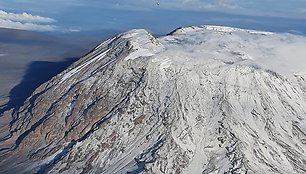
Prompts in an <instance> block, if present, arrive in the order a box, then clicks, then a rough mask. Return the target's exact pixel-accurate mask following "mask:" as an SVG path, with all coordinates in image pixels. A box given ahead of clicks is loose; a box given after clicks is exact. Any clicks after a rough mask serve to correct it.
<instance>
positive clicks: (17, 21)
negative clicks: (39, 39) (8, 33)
mask: <svg viewBox="0 0 306 174" xmlns="http://www.w3.org/2000/svg"><path fill="white" fill-rule="evenodd" d="M54 22H56V21H55V20H54V19H52V18H48V17H42V16H34V15H32V14H28V13H8V12H5V11H3V10H0V27H1V28H12V29H20V30H35V31H54V30H55V29H56V26H55V25H52V23H54Z"/></svg>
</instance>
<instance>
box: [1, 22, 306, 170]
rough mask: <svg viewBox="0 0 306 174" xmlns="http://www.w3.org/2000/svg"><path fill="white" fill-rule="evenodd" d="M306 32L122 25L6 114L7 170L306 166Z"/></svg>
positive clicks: (4, 167) (3, 136) (4, 151)
mask: <svg viewBox="0 0 306 174" xmlns="http://www.w3.org/2000/svg"><path fill="white" fill-rule="evenodd" d="M179 31H180V32H179ZM183 32H185V33H183ZM179 33H183V34H179ZM305 41H306V39H305V38H301V37H297V36H293V35H284V34H272V35H264V34H254V33H252V32H248V31H246V30H240V29H232V28H226V27H225V28H224V27H221V28H220V27H198V28H196V27H191V28H189V29H188V28H187V29H180V30H177V32H176V33H173V34H172V35H168V36H164V37H160V38H154V37H153V36H152V35H151V34H149V33H148V32H147V31H145V30H131V31H128V32H126V33H123V34H120V35H118V36H116V37H114V38H112V39H109V40H107V41H105V42H103V43H102V44H100V45H99V46H97V47H96V48H95V49H93V50H92V51H91V52H90V53H88V54H87V55H85V56H84V57H82V58H81V59H80V60H79V61H77V62H75V63H74V64H73V65H72V66H70V67H69V68H68V69H67V70H65V71H63V72H62V73H61V74H59V75H57V76H56V77H54V78H53V79H52V80H50V81H48V82H47V83H45V84H43V85H42V86H40V87H39V88H38V89H37V90H36V91H35V93H33V94H32V96H31V97H30V98H28V100H27V101H26V102H25V103H24V105H23V106H22V107H20V108H19V109H16V110H11V111H10V112H6V113H4V115H3V116H1V117H0V123H1V124H2V125H3V127H1V129H0V159H4V160H1V161H0V173H39V174H40V173H67V174H68V173H147V174H148V173H150V174H151V173H184V174H189V173H305V172H306V162H305V161H306V152H305V150H304V149H306V146H305V139H306V136H305V135H306V132H305V131H306V127H305V125H306V121H305V120H306V115H305V113H306V100H305V98H306V82H305V79H306V73H305V69H306V68H305V66H306V64H305V63H303V61H304V62H305V60H304V55H306V52H305V49H304V48H305V46H306V42H305ZM292 71H294V72H295V73H292ZM290 74H291V75H292V77H291V78H289V79H286V78H283V77H285V76H290ZM294 79H295V81H294Z"/></svg>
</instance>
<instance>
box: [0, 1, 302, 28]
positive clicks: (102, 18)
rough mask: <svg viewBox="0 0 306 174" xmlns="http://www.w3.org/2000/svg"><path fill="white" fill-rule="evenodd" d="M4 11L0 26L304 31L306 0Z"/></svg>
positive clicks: (72, 4) (76, 4)
mask: <svg viewBox="0 0 306 174" xmlns="http://www.w3.org/2000/svg"><path fill="white" fill-rule="evenodd" d="M0 10H1V11H0V27H4V28H16V29H24V30H38V31H61V32H77V31H85V30H101V29H113V30H127V29H130V28H147V29H149V30H152V31H154V32H157V33H158V32H164V31H166V30H169V29H170V28H173V27H177V26H179V25H183V26H185V25H200V24H219V25H232V26H237V25H238V27H245V26H246V27H248V28H255V29H257V28H259V29H265V26H267V25H270V26H271V27H273V26H275V27H278V28H281V27H284V28H286V29H284V30H296V32H303V31H299V28H303V27H304V26H305V25H303V23H306V22H305V21H306V0H290V1H285V0H256V1H254V0H124V1H122V0H103V1H101V0H86V1H85V0H40V1H37V0H1V2H0ZM271 21H273V22H274V23H273V25H272V24H271ZM286 22H288V23H286ZM240 25H242V26H240ZM287 25H290V26H291V28H290V27H289V26H287ZM267 28H268V29H269V27H267ZM270 30H273V29H270Z"/></svg>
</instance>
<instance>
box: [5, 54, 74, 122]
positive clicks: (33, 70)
mask: <svg viewBox="0 0 306 174" xmlns="http://www.w3.org/2000/svg"><path fill="white" fill-rule="evenodd" d="M76 60H78V59H77V58H66V59H65V60H64V61H61V62H48V61H34V62H31V63H30V64H29V66H28V67H27V70H26V73H25V75H24V76H23V79H22V81H21V82H20V83H19V84H18V85H16V86H15V87H14V88H13V89H12V90H11V91H10V93H9V101H8V102H7V103H6V104H4V105H2V106H0V116H1V115H3V113H4V112H5V111H8V110H10V109H13V108H15V109H18V108H19V107H20V106H22V105H23V103H24V102H25V100H26V99H27V98H28V97H30V96H31V94H32V93H33V92H34V91H35V89H36V88H38V87H39V86H40V85H41V84H43V83H45V82H47V81H48V80H50V79H51V78H52V77H54V76H55V75H57V74H59V73H60V72H62V71H63V70H65V69H67V67H68V66H69V65H71V64H72V63H73V62H75V61H76Z"/></svg>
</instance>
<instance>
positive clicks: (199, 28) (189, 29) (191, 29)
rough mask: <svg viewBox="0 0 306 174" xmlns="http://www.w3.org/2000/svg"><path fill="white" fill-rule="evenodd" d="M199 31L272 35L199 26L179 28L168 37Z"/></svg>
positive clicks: (212, 26)
mask: <svg viewBox="0 0 306 174" xmlns="http://www.w3.org/2000/svg"><path fill="white" fill-rule="evenodd" d="M200 31H215V32H227V33H231V32H237V31H240V32H248V33H252V34H261V35H271V34H274V33H272V32H264V31H256V30H248V29H240V28H235V27H227V26H216V25H201V26H189V27H179V28H177V29H175V30H174V31H172V32H171V33H170V34H169V35H176V34H186V33H193V32H200Z"/></svg>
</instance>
